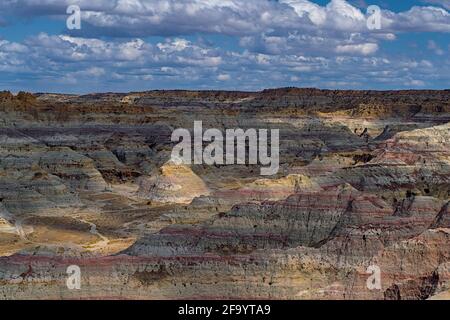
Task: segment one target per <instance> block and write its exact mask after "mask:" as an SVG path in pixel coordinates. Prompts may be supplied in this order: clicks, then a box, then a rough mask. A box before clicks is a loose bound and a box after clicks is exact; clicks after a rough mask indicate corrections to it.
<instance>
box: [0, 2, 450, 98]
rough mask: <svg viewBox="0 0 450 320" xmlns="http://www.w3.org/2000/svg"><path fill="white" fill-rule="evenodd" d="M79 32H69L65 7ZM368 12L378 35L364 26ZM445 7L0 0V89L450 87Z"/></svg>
mask: <svg viewBox="0 0 450 320" xmlns="http://www.w3.org/2000/svg"><path fill="white" fill-rule="evenodd" d="M73 4H75V5H78V6H79V8H80V10H81V29H80V30H68V29H67V27H66V20H67V18H68V16H69V15H68V14H66V10H67V7H68V6H69V5H73ZM369 5H377V6H379V7H380V9H381V20H380V29H377V30H370V29H369V28H368V27H367V19H369V18H370V17H369V16H370V14H368V13H367V8H368V6H369ZM449 10H450V0H402V1H387V0H348V1H345V0H332V1H327V0H317V1H308V0H1V1H0V90H11V91H14V92H17V91H20V90H26V91H32V92H66V93H88V92H105V91H116V92H127V91H140V90H151V89H225V90H261V89H264V88H273V87H284V86H297V87H318V88H329V89H377V90H378V89H379V90H384V89H447V88H450V85H449V83H450V58H449V57H450V54H449V53H450V12H449Z"/></svg>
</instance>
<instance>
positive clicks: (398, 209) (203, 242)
mask: <svg viewBox="0 0 450 320" xmlns="http://www.w3.org/2000/svg"><path fill="white" fill-rule="evenodd" d="M0 113H1V116H0V283H1V285H0V297H1V298H2V299H71V298H77V299H79V298H82V299H107V298H113V299H205V298H206V299H208V298H210V299H212V298H223V299H449V298H450V282H449V281H450V259H449V258H450V215H449V211H450V205H449V203H450V90H442V91H431V90H428V91H333V90H318V89H299V88H282V89H270V90H264V91H261V92H227V91H148V92H131V93H128V94H115V93H104V94H88V95H65V94H49V93H39V94H30V93H25V92H21V93H19V94H17V95H13V94H11V93H9V92H2V93H0ZM195 121H202V125H203V127H204V128H216V129H217V130H219V131H220V132H226V130H227V129H233V128H240V129H242V130H243V131H244V132H245V131H247V130H255V131H256V132H261V131H260V130H267V132H271V131H269V130H279V169H278V170H277V171H276V173H275V174H273V175H269V176H261V172H260V169H261V166H260V163H256V164H255V163H251V162H248V161H247V162H245V164H238V163H232V164H226V163H220V162H215V163H212V164H211V165H210V164H207V163H205V162H202V163H178V162H176V161H175V162H174V161H172V160H171V153H172V150H173V149H174V147H175V146H176V143H177V142H173V141H172V139H171V135H172V133H173V131H174V130H175V129H177V128H185V129H186V130H187V131H188V132H189V133H191V134H193V133H194V129H195V128H194V123H195ZM192 136H193V135H192ZM269 145H270V143H269V144H268V146H269ZM202 146H203V145H202ZM245 151H247V145H246V149H245ZM70 266H77V267H78V268H79V271H80V272H79V273H80V275H79V276H80V279H79V280H80V281H79V282H77V281H75V282H74V283H76V284H77V286H75V287H78V284H79V289H77V288H75V289H73V288H72V289H70V288H69V287H68V286H67V285H66V284H67V283H68V277H73V276H75V275H73V274H68V270H72V269H73V268H72V269H68V268H69V267H70ZM78 268H75V269H73V270H78ZM378 276H379V278H377V279H374V277H378ZM71 280H72V278H71ZM372 280H373V282H372Z"/></svg>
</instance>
